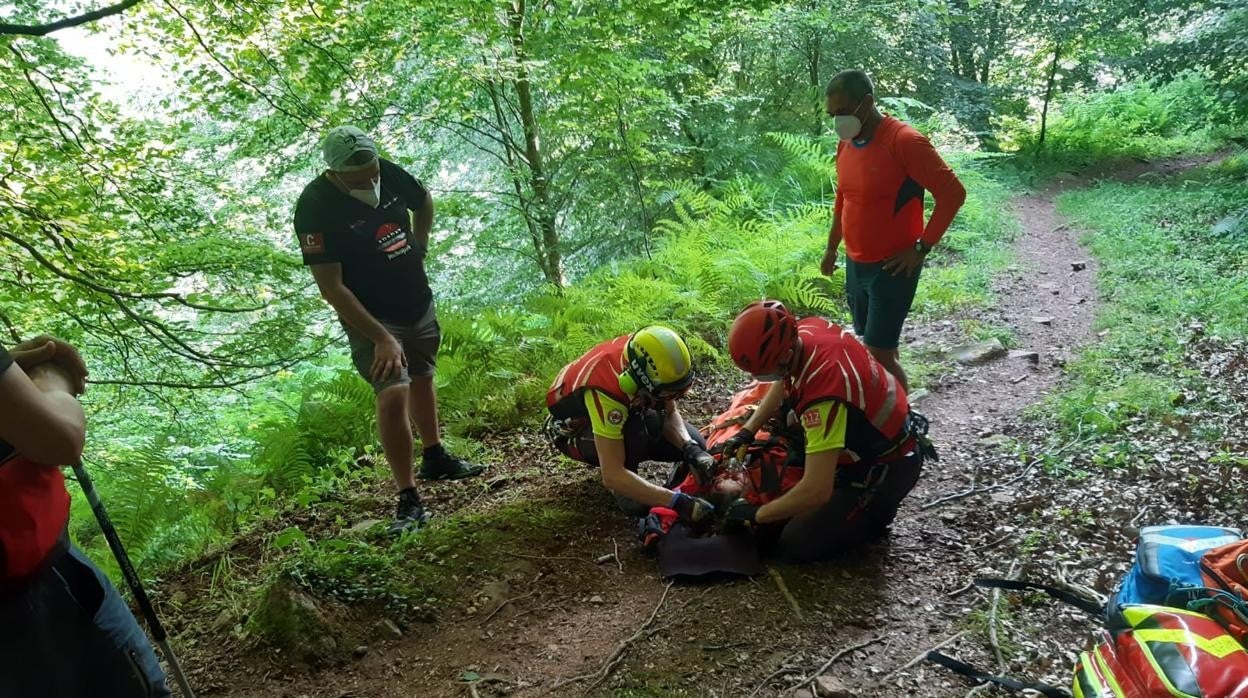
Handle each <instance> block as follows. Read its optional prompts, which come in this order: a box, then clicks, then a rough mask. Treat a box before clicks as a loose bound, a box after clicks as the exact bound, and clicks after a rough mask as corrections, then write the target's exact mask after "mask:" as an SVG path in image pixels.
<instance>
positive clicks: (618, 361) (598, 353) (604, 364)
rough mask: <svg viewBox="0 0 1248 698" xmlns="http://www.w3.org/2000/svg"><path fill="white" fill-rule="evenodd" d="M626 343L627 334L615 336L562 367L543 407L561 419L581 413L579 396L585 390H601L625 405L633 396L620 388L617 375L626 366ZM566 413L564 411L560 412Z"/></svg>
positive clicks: (582, 404)
mask: <svg viewBox="0 0 1248 698" xmlns="http://www.w3.org/2000/svg"><path fill="white" fill-rule="evenodd" d="M626 344H628V335H624V336H622V337H616V338H615V339H612V340H610V341H606V342H603V343H602V344H599V345H598V346H596V347H594V348H593V349H590V350H589V351H587V352H585V354H584V355H582V356H581V358H579V359H577V360H576V361H573V362H572V363H570V364H568V365H567V366H564V367H563V370H562V371H560V372H559V375H557V376H555V382H554V383H551V384H550V390H548V391H547V392H546V407H547V408H548V409H549V410H550V411H551V413H553V414H555V416H556V417H561V418H562V417H568V416H572V415H573V414H583V413H584V412H585V403H584V402H582V397H581V396H582V395H584V394H585V391H586V390H587V389H593V390H597V391H600V392H602V393H604V394H606V395H608V396H610V397H611V399H613V400H616V401H618V402H621V403H623V404H625V405H627V404H629V403H631V402H632V401H633V398H632V396H630V395H628V394H627V393H625V392H624V390H623V389H622V388H620V374H621V373H624V371H625V370H626V368H627V365H626V361H625V358H624V345H626ZM572 398H574V399H572ZM565 412H566V413H567V414H563V413H565Z"/></svg>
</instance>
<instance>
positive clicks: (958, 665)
mask: <svg viewBox="0 0 1248 698" xmlns="http://www.w3.org/2000/svg"><path fill="white" fill-rule="evenodd" d="M926 659H927V661H929V662H934V663H936V664H939V665H941V666H943V667H945V668H946V669H948V670H950V671H952V672H954V673H955V674H961V675H962V676H965V677H966V678H968V679H970V680H972V681H974V682H975V683H976V684H983V683H985V682H987V683H995V684H996V685H998V686H1001V687H1003V688H1008V689H1010V690H1011V691H1035V692H1037V693H1039V694H1041V695H1044V696H1048V698H1071V695H1070V693H1069V692H1067V691H1066V689H1063V688H1058V687H1057V686H1054V685H1052V684H1047V683H1040V682H1027V681H1019V680H1018V679H1012V678H1010V677H1008V676H996V675H994V674H989V673H987V672H985V671H981V670H979V669H976V668H975V667H973V666H971V665H970V664H966V663H965V662H960V661H958V660H956V659H954V658H953V657H950V656H948V655H944V654H941V653H940V652H935V651H932V652H928V653H927V656H926Z"/></svg>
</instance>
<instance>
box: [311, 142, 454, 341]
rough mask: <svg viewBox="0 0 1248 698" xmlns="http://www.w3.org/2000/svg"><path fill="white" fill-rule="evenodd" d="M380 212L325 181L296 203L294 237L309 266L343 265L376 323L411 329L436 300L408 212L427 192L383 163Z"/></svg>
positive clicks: (347, 278)
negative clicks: (414, 237) (409, 327)
mask: <svg viewBox="0 0 1248 698" xmlns="http://www.w3.org/2000/svg"><path fill="white" fill-rule="evenodd" d="M380 165H381V197H380V198H381V202H380V204H379V205H378V206H377V208H372V207H370V206H369V205H368V204H365V203H364V202H362V201H360V200H358V199H355V198H353V197H351V196H348V195H347V194H344V193H343V192H341V191H339V190H338V187H336V186H334V184H333V182H331V181H329V179H328V178H327V177H326V176H325V175H324V174H322V175H321V176H319V177H317V178H316V179H315V180H314V181H313V182H312V183H311V184H309V185H308V186H306V187H304V189H303V193H302V194H300V195H299V201H298V202H297V203H296V204H295V234H296V235H297V236H298V238H299V249H300V251H301V252H302V253H303V263H304V264H307V265H312V264H332V263H334V262H338V263H341V264H342V280H343V284H344V285H345V286H346V287H347V288H348V289H350V291H351V292H352V293H354V294H355V297H356V298H359V299H360V303H361V304H363V305H364V308H365V309H366V310H368V312H369V313H371V314H372V316H373V317H375V318H377V319H378V320H380V321H383V322H391V323H396V324H412V323H415V322H417V321H419V320H420V319H421V318H422V317H424V315H425V312H426V311H428V310H429V303H430V302H431V301H432V299H433V291H432V290H431V289H430V288H429V279H428V277H426V276H425V250H424V248H422V247H420V246H419V245H417V244H416V243H415V241H414V240H412V225H411V217H410V216H409V215H408V211H409V210H411V211H416V210H419V209H420V208H421V207H422V206H424V205H425V197H426V196H427V194H428V192H427V190H426V189H425V187H424V185H423V184H421V183H420V181H419V180H417V179H416V178H415V177H413V176H412V175H410V174H408V173H407V171H406V170H404V169H403V168H402V167H399V166H398V165H396V164H394V163H392V162H390V161H389V160H385V159H382V160H381V161H380Z"/></svg>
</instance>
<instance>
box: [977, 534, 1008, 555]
mask: <svg viewBox="0 0 1248 698" xmlns="http://www.w3.org/2000/svg"><path fill="white" fill-rule="evenodd" d="M1013 537H1014V534H1013V533H1007V534H1005V535H1004V536H1001V537H1000V538H998V539H996V540H994V541H992V542H991V543H984V544H983V545H981V546H979V549H980V550H981V551H982V550H989V549H991V548H995V547H997V546H998V545H1001V544H1002V543H1004V542H1006V541H1007V540H1009V539H1011V538H1013Z"/></svg>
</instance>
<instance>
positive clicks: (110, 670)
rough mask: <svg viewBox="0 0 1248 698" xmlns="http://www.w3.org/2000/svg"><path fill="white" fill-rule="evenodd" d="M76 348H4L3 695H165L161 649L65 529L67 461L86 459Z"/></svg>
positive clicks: (82, 372)
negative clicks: (157, 650) (158, 652)
mask: <svg viewBox="0 0 1248 698" xmlns="http://www.w3.org/2000/svg"><path fill="white" fill-rule="evenodd" d="M86 377H87V368H86V366H85V365H84V364H83V362H82V359H81V358H80V357H79V355H78V351H77V350H76V349H74V347H72V346H70V345H69V344H66V343H65V342H61V341H59V340H55V339H52V338H50V337H38V338H36V339H34V340H30V341H27V342H22V343H21V344H18V345H16V346H14V347H13V350H12V351H11V352H10V351H6V350H5V349H4V347H0V628H3V630H2V631H0V696H50V697H54V698H88V697H94V696H110V697H116V698H131V697H134V698H140V697H143V698H147V697H150V696H160V697H163V696H169V695H171V694H170V692H169V689H168V688H167V687H166V685H165V675H164V672H163V671H162V670H161V668H160V664H159V662H157V661H156V653H155V652H154V651H153V650H152V646H151V644H150V643H148V641H147V637H146V636H144V634H143V631H142V630H140V629H139V625H138V623H137V622H136V621H135V619H134V616H133V615H132V614H131V613H130V609H129V608H127V607H126V604H125V603H124V602H123V601H122V600H121V596H119V595H118V593H117V590H116V589H115V588H113V585H112V584H111V583H110V582H109V581H108V578H107V577H105V576H104V573H102V572H101V571H100V570H99V569H98V568H97V567H96V566H95V565H94V564H92V563H91V561H90V560H89V559H87V557H86V556H85V555H83V553H82V552H81V551H80V550H78V549H77V548H76V547H74V546H73V545H70V543H69V538H68V535H67V533H66V525H67V524H68V521H69V492H68V491H67V490H66V489H65V478H64V476H63V475H62V474H61V471H60V469H59V467H58V466H59V465H72V464H73V463H75V462H77V460H78V458H79V457H80V456H81V455H82V448H83V443H84V441H85V440H86V418H85V417H84V415H83V411H82V407H81V406H80V405H79V404H78V400H77V398H76V396H77V395H80V394H81V393H82V391H83V388H84V387H85V379H86Z"/></svg>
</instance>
